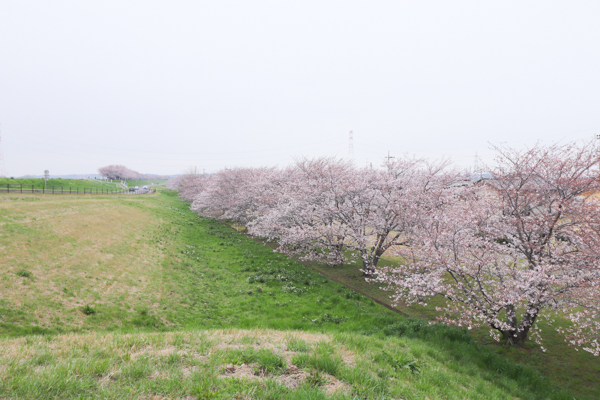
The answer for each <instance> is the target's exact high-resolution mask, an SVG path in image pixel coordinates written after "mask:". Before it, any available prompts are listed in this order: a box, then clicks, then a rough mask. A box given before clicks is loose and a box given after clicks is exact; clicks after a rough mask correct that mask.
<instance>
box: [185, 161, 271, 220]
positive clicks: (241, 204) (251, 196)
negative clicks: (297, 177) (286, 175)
mask: <svg viewBox="0 0 600 400" xmlns="http://www.w3.org/2000/svg"><path fill="white" fill-rule="evenodd" d="M277 173H278V171H277V170H276V169H275V168H233V169H226V170H223V171H220V172H218V173H216V174H215V175H213V176H211V177H210V179H208V180H207V182H206V185H205V187H204V189H203V190H202V191H200V192H199V193H198V194H197V195H196V196H195V197H194V201H193V202H192V205H191V209H192V210H194V211H196V212H198V213H200V214H202V215H205V216H209V217H215V218H220V219H225V220H231V221H235V222H238V223H240V224H243V225H245V224H247V223H249V222H250V221H252V220H253V219H254V218H256V217H257V216H258V215H260V214H261V212H262V211H261V210H262V209H263V208H265V207H267V206H268V204H269V203H270V201H272V200H273V199H274V197H275V195H276V193H277V192H276V191H274V190H272V189H271V187H272V182H274V179H275V176H276V175H277Z"/></svg>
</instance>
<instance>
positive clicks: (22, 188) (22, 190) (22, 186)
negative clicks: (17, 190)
mask: <svg viewBox="0 0 600 400" xmlns="http://www.w3.org/2000/svg"><path fill="white" fill-rule="evenodd" d="M21 193H23V184H22V183H21Z"/></svg>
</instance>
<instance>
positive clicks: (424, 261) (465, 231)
mask: <svg viewBox="0 0 600 400" xmlns="http://www.w3.org/2000/svg"><path fill="white" fill-rule="evenodd" d="M495 151H496V154H497V158H496V166H495V167H493V168H491V170H490V172H491V173H492V175H493V179H491V180H490V181H488V182H482V183H480V184H477V185H474V186H471V187H466V188H453V187H448V188H447V189H445V190H444V191H443V192H444V193H441V194H440V200H442V201H439V200H438V201H436V202H435V203H436V204H430V205H429V206H428V212H426V213H421V214H420V215H419V218H418V221H417V223H415V229H414V230H413V231H412V232H411V237H410V239H409V240H408V241H407V243H406V246H402V247H398V248H397V249H396V254H398V255H400V256H402V257H403V258H404V261H405V262H404V263H403V265H400V266H397V267H388V268H378V269H377V275H376V276H375V277H374V280H375V281H378V282H380V283H382V284H383V285H384V288H386V289H387V290H390V291H392V292H393V295H392V299H393V300H394V302H399V301H405V302H408V303H414V302H416V303H420V304H423V305H426V304H427V302H428V301H429V299H430V298H431V297H433V296H441V297H443V298H444V299H445V301H446V302H445V305H444V306H441V307H439V308H438V311H441V312H442V314H441V316H440V317H439V320H440V321H442V322H445V323H453V324H457V325H459V326H467V327H468V328H472V327H475V326H480V325H487V326H489V327H490V328H491V333H492V334H493V335H494V336H496V337H497V338H498V339H500V338H503V340H505V341H506V342H507V343H511V344H520V343H523V342H524V341H525V340H526V339H527V338H528V335H529V334H530V333H535V334H536V340H538V339H539V338H540V336H539V331H537V332H536V322H537V321H538V319H539V318H540V317H547V318H553V317H554V316H556V315H560V316H566V317H567V318H568V319H570V320H571V322H572V326H571V327H569V328H567V329H565V330H563V331H562V332H563V333H564V334H565V335H566V336H567V338H568V339H569V340H570V343H571V344H573V345H577V346H582V347H583V348H584V350H586V351H590V352H592V353H594V354H595V355H598V354H599V353H600V348H599V346H598V332H599V330H598V328H600V325H599V323H598V322H599V319H598V318H599V313H598V305H599V304H600V302H599V300H600V296H599V290H600V263H599V261H600V243H599V238H600V235H599V233H600V213H599V208H598V207H599V204H598V200H597V199H596V198H595V197H594V195H593V194H594V193H596V192H597V191H598V190H600V181H599V180H598V173H597V170H594V167H595V165H596V164H597V162H598V158H597V152H596V149H595V148H594V145H593V143H587V144H585V145H583V146H577V145H575V144H568V145H562V146H559V145H553V146H541V145H536V146H535V147H533V148H531V149H528V150H526V151H518V150H515V149H511V148H507V147H495Z"/></svg>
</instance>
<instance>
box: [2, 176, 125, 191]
mask: <svg viewBox="0 0 600 400" xmlns="http://www.w3.org/2000/svg"><path fill="white" fill-rule="evenodd" d="M6 185H10V186H11V187H15V188H16V187H18V186H20V185H23V187H24V188H27V187H29V188H31V186H35V188H36V189H38V188H40V187H44V179H42V178H23V179H11V178H0V188H3V187H6ZM52 187H54V188H57V189H60V188H65V189H68V188H70V187H71V188H73V189H76V188H80V189H83V188H86V189H100V188H104V189H115V190H116V189H118V188H117V184H116V182H101V181H99V180H97V181H94V180H87V179H48V182H47V183H46V188H52Z"/></svg>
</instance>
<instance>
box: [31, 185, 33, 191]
mask: <svg viewBox="0 0 600 400" xmlns="http://www.w3.org/2000/svg"><path fill="white" fill-rule="evenodd" d="M31 193H33V185H31Z"/></svg>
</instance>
